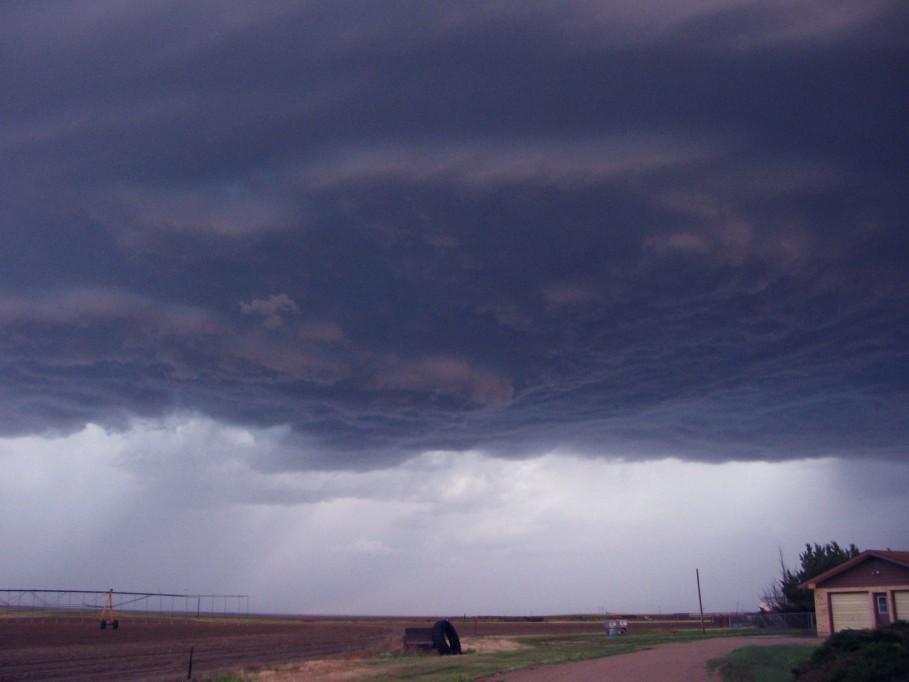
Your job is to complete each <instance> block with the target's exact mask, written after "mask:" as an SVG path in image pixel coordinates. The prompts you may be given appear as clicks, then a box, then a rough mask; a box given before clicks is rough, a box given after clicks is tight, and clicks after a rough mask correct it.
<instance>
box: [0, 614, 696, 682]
mask: <svg viewBox="0 0 909 682" xmlns="http://www.w3.org/2000/svg"><path fill="white" fill-rule="evenodd" d="M31 616H32V617H28V618H13V617H8V618H4V617H0V681H2V682H12V681H14V680H23V679H41V680H48V681H53V680H61V681H62V680H75V681H77V682H78V681H83V680H84V681H87V680H147V679H186V676H187V672H188V668H189V660H190V649H191V648H192V657H193V676H194V677H197V678H202V679H204V677H205V676H212V675H214V674H216V673H222V672H235V671H241V670H262V669H264V668H275V667H279V666H282V665H287V664H293V663H299V662H304V661H314V660H318V659H326V658H332V657H345V658H357V657H363V656H369V655H373V656H375V655H378V654H381V653H386V654H391V655H398V654H402V653H403V631H404V628H405V627H431V625H432V623H433V622H435V620H436V619H435V618H427V619H415V618H395V619H388V618H277V617H276V618H266V617H250V618H209V619H190V618H183V617H181V618H166V617H157V616H152V617H148V616H142V615H134V614H123V615H119V628H118V629H117V630H113V629H111V628H106V629H104V630H102V629H100V627H99V622H98V620H97V619H96V618H94V617H93V616H92V614H91V613H86V614H82V615H78V614H73V613H71V612H70V613H67V614H64V615H58V614H49V613H47V612H45V613H43V614H42V615H40V616H36V615H35V614H34V613H32V614H31ZM451 620H452V622H453V623H454V625H455V627H456V629H457V631H458V633H459V635H460V636H461V637H462V638H470V639H471V640H475V641H479V640H485V639H494V638H514V637H521V636H525V637H527V636H544V635H545V636H558V637H569V638H570V637H580V638H581V639H582V640H593V641H603V640H605V639H607V638H606V635H605V632H604V622H603V619H602V617H596V616H564V617H560V618H545V619H544V618H533V619H506V618H484V619H477V620H474V619H466V620H465V619H451ZM699 628H700V622H699V621H691V620H641V621H636V620H630V621H629V632H630V633H639V634H641V633H655V632H661V631H676V630H691V629H699ZM613 639H616V640H620V639H622V638H613ZM629 639H630V637H629ZM618 643H619V642H618V641H616V642H615V644H618Z"/></svg>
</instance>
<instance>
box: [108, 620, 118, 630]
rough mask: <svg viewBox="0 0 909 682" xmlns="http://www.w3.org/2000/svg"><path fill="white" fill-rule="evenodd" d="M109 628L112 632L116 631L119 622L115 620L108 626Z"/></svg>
mask: <svg viewBox="0 0 909 682" xmlns="http://www.w3.org/2000/svg"><path fill="white" fill-rule="evenodd" d="M110 626H111V627H112V628H113V629H114V630H116V629H117V628H119V627H120V621H119V620H115V621H113V622H112V623H111V624H110Z"/></svg>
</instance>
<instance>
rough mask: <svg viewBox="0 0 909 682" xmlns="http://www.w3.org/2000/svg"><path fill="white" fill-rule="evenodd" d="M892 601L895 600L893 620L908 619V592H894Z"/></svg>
mask: <svg viewBox="0 0 909 682" xmlns="http://www.w3.org/2000/svg"><path fill="white" fill-rule="evenodd" d="M893 601H894V602H896V615H895V616H894V620H896V619H899V620H909V592H894V593H893Z"/></svg>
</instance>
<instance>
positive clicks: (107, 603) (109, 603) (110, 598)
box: [101, 590, 120, 630]
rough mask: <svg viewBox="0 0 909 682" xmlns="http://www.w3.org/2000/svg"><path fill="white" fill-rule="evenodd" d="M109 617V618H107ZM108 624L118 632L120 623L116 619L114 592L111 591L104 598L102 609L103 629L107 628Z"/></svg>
mask: <svg viewBox="0 0 909 682" xmlns="http://www.w3.org/2000/svg"><path fill="white" fill-rule="evenodd" d="M105 616H107V618H105ZM108 622H109V623H110V626H111V627H112V628H113V629H114V630H116V629H117V628H119V627H120V621H118V620H117V619H116V618H115V617H114V591H113V590H109V591H108V593H107V594H106V595H105V597H104V606H102V607H101V629H102V630H103V629H104V628H106V627H107V624H108Z"/></svg>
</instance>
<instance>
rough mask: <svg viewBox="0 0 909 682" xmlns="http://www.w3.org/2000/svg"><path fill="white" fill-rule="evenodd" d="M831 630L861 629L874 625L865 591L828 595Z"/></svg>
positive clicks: (869, 600)
mask: <svg viewBox="0 0 909 682" xmlns="http://www.w3.org/2000/svg"><path fill="white" fill-rule="evenodd" d="M830 611H831V613H832V614H833V631H834V632H839V631H840V630H863V629H865V628H871V627H874V622H873V621H872V620H871V618H872V611H871V599H870V597H869V596H868V593H867V592H848V593H846V594H831V595H830Z"/></svg>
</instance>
